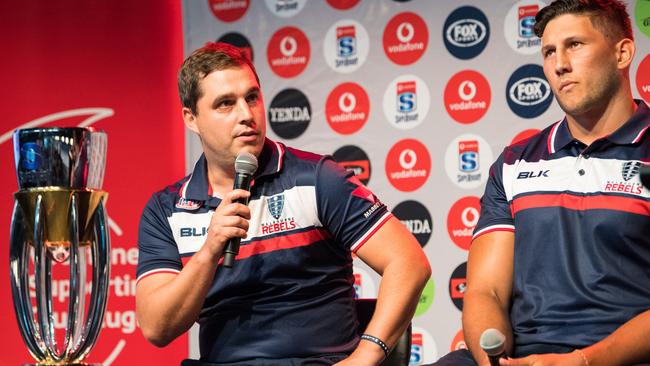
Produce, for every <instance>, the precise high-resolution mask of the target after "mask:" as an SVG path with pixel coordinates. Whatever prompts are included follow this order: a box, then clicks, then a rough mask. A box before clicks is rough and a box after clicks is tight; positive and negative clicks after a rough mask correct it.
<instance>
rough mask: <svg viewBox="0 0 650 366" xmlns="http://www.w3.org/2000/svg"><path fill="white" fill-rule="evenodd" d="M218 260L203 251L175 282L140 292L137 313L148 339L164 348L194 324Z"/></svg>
mask: <svg viewBox="0 0 650 366" xmlns="http://www.w3.org/2000/svg"><path fill="white" fill-rule="evenodd" d="M217 260H218V257H216V258H215V257H214V256H213V255H211V254H209V253H206V252H205V251H199V252H197V253H196V254H194V256H193V257H192V259H190V261H189V262H188V263H187V264H186V265H185V266H184V268H183V270H182V271H181V272H180V273H179V274H178V275H176V276H175V277H173V278H172V279H171V280H169V281H167V282H165V283H164V284H161V285H160V286H157V287H155V288H149V289H147V291H146V293H142V294H141V293H139V292H138V294H137V295H136V311H137V315H138V321H139V323H140V327H141V329H142V332H143V334H144V336H145V338H147V339H148V340H149V341H150V342H151V343H153V344H155V345H156V346H159V347H162V346H165V345H167V344H168V343H170V342H171V341H172V340H174V339H175V338H176V337H178V336H180V335H181V334H183V333H184V332H186V331H187V330H188V329H189V328H190V327H191V326H192V324H194V322H195V321H196V319H197V318H198V316H199V313H200V312H201V308H202V306H203V303H204V301H205V297H206V294H207V291H208V289H209V288H210V286H211V285H212V282H213V280H214V273H215V270H216V266H217Z"/></svg>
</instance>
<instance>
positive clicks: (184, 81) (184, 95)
mask: <svg viewBox="0 0 650 366" xmlns="http://www.w3.org/2000/svg"><path fill="white" fill-rule="evenodd" d="M244 65H247V66H248V67H250V68H251V71H253V74H255V79H257V83H258V84H259V82H260V78H259V77H258V76H257V71H255V66H253V63H252V62H251V60H249V59H248V57H246V54H245V53H244V52H243V51H242V50H241V49H239V48H237V47H235V46H233V45H230V44H228V43H222V42H209V43H206V44H205V46H203V47H201V48H199V49H197V50H196V51H194V52H192V54H191V55H190V56H189V57H188V58H186V59H185V61H183V64H182V65H181V69H180V71H179V72H178V94H179V95H180V97H181V104H182V105H183V107H186V108H189V109H190V110H191V111H192V113H194V114H196V113H197V108H196V103H197V101H198V100H199V99H200V98H201V96H203V91H202V90H201V88H200V87H199V83H200V82H201V80H203V78H205V77H206V76H208V74H210V73H211V72H213V71H215V70H226V69H232V68H238V67H242V66H244Z"/></svg>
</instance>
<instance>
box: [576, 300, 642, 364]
mask: <svg viewBox="0 0 650 366" xmlns="http://www.w3.org/2000/svg"><path fill="white" fill-rule="evenodd" d="M648 339H650V310H646V311H645V312H643V313H641V314H639V315H637V316H636V317H634V318H632V319H631V320H629V321H628V322H627V323H625V324H623V325H622V326H621V327H620V328H618V329H617V330H616V331H615V332H614V333H612V334H611V335H609V336H608V337H607V338H605V339H603V340H602V341H600V342H598V343H596V344H594V345H591V346H589V347H587V348H585V349H583V350H582V351H583V353H584V354H585V357H587V359H588V360H589V365H590V366H601V365H603V366H605V365H607V366H612V365H620V366H624V365H634V364H638V363H644V362H650V343H648Z"/></svg>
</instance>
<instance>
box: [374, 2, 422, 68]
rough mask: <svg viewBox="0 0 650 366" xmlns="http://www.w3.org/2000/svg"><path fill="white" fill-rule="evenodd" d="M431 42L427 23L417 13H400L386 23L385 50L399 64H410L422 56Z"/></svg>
mask: <svg viewBox="0 0 650 366" xmlns="http://www.w3.org/2000/svg"><path fill="white" fill-rule="evenodd" d="M428 43H429V30H428V29H427V25H426V23H425V22H424V20H422V18H420V17H419V16H418V15H417V14H415V13H410V12H406V13H400V14H397V15H395V16H394V17H393V18H392V19H391V20H390V21H389V22H388V24H386V28H385V29H384V36H383V44H384V52H385V53H386V56H387V57H388V59H389V60H391V61H393V62H394V63H396V64H398V65H409V64H412V63H414V62H416V61H417V60H419V59H420V57H422V55H423V54H424V51H426V49H427V44H428Z"/></svg>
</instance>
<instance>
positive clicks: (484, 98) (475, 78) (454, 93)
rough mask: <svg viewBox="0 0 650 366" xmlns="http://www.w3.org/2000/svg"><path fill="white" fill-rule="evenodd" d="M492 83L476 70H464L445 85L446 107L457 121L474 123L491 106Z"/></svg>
mask: <svg viewBox="0 0 650 366" xmlns="http://www.w3.org/2000/svg"><path fill="white" fill-rule="evenodd" d="M491 98H492V93H491V92H490V84H488V82H487V80H486V79H485V77H483V75H481V74H480V73H479V72H477V71H474V70H464V71H461V72H459V73H457V74H456V75H454V76H452V77H451V79H449V82H447V86H446V87H445V98H444V99H445V108H446V109H447V113H449V115H450V116H451V118H453V119H454V120H455V121H456V122H460V123H463V124H467V123H474V122H476V121H478V120H479V119H481V117H483V115H485V112H487V110H488V108H489V107H490V99H491Z"/></svg>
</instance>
